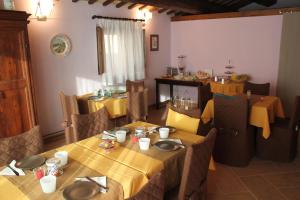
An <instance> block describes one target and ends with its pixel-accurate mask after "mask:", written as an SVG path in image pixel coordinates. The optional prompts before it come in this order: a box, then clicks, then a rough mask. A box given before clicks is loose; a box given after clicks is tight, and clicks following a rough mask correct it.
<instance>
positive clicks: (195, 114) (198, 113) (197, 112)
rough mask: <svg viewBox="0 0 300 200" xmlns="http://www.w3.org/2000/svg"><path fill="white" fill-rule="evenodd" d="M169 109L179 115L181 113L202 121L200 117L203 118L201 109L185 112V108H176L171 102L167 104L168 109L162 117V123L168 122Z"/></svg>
mask: <svg viewBox="0 0 300 200" xmlns="http://www.w3.org/2000/svg"><path fill="white" fill-rule="evenodd" d="M169 109H172V110H173V111H175V112H178V113H181V114H184V115H187V116H190V117H193V118H198V119H200V117H201V111H200V109H199V108H194V109H191V110H185V109H183V108H176V107H175V106H173V105H172V103H171V102H167V104H166V109H165V111H164V113H163V115H162V117H161V120H162V121H166V120H167V117H168V111H169Z"/></svg>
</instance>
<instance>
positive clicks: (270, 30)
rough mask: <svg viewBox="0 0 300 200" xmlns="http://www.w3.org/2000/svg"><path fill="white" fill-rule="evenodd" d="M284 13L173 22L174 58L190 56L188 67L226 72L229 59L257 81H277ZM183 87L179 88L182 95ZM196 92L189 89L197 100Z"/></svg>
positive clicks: (272, 83) (238, 71) (220, 72)
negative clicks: (280, 14)
mask: <svg viewBox="0 0 300 200" xmlns="http://www.w3.org/2000/svg"><path fill="white" fill-rule="evenodd" d="M281 28H282V16H279V15H276V16H264V17H242V18H227V19H210V20H195V21H181V22H172V23H171V61H172V65H175V66H176V64H177V59H176V58H177V56H178V55H186V56H187V59H186V60H187V70H188V71H194V72H196V71H198V70H203V69H206V68H212V69H213V71H214V73H215V74H217V75H218V74H223V73H224V71H225V68H224V67H225V65H227V64H228V59H231V61H232V64H233V65H234V66H235V68H234V69H233V70H234V71H235V72H237V73H243V74H244V73H245V74H248V75H250V76H251V77H252V80H253V81H254V82H257V83H263V82H271V91H272V94H274V92H275V88H276V84H277V73H278V65H279V51H280V38H281ZM182 90H183V89H181V90H179V93H181V94H182V92H183V91H182ZM195 93H196V91H193V90H192V91H189V94H190V95H192V96H193V98H194V99H195V98H196V97H195V95H193V94H195Z"/></svg>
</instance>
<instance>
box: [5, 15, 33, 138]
mask: <svg viewBox="0 0 300 200" xmlns="http://www.w3.org/2000/svg"><path fill="white" fill-rule="evenodd" d="M29 16H30V14H27V13H26V12H22V11H7V10H0V138H1V137H9V136H13V135H18V134H20V133H22V132H24V131H27V130H29V129H30V128H32V127H33V126H34V124H36V117H35V116H36V114H35V113H36V112H35V106H34V105H35V103H34V98H33V86H32V76H31V62H30V49H29V40H28V30H27V24H28V23H29V21H28V17H29Z"/></svg>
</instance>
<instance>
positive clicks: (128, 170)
mask: <svg viewBox="0 0 300 200" xmlns="http://www.w3.org/2000/svg"><path fill="white" fill-rule="evenodd" d="M138 126H144V127H150V126H151V127H153V126H155V125H153V124H148V123H144V122H136V123H132V124H129V125H128V127H129V128H130V129H134V128H135V127H138ZM158 137H159V136H158V134H154V135H152V136H151V143H153V142H155V141H156V140H157V139H158ZM171 138H180V139H181V140H182V141H183V143H184V144H186V145H189V144H192V143H195V142H199V141H200V142H201V141H203V139H204V137H202V136H198V135H192V134H190V133H186V132H183V131H176V132H175V133H172V134H171ZM128 139H129V138H128ZM99 143H100V138H99V136H95V137H91V138H88V139H86V140H83V141H80V142H77V143H74V144H70V145H65V146H62V147H60V148H57V149H56V150H52V151H49V152H46V153H44V154H43V155H44V156H46V157H48V158H49V157H51V156H53V154H54V152H56V151H61V150H64V151H68V152H69V159H70V160H71V159H72V160H74V161H76V164H77V165H76V166H74V165H72V163H71V161H70V162H69V165H71V166H69V171H67V170H68V167H67V168H66V169H65V173H64V175H63V176H62V177H61V178H60V177H58V182H57V190H56V192H55V193H52V194H44V193H42V191H41V187H40V185H39V182H38V180H36V179H35V178H34V177H33V174H27V175H26V176H23V177H15V179H14V180H17V181H11V180H10V179H8V178H7V177H4V176H0V199H1V200H6V199H7V200H10V199H18V200H19V199H24V200H28V199H53V200H54V199H55V200H57V199H63V197H62V190H63V188H64V187H65V186H66V185H68V184H70V183H71V182H73V181H74V177H73V176H74V173H75V174H76V175H77V173H78V172H80V171H82V170H83V171H84V172H85V171H89V170H84V169H85V168H89V169H90V170H93V171H94V172H95V174H96V175H105V176H107V177H108V178H109V179H111V180H108V181H110V183H111V182H112V181H115V182H116V184H117V185H121V188H122V189H123V191H124V198H129V197H131V196H133V195H134V194H136V193H137V192H138V191H139V190H140V189H141V188H142V187H143V186H144V185H145V184H146V183H147V182H148V180H149V179H150V178H151V177H152V176H153V175H154V174H156V173H157V172H159V171H160V170H161V169H163V168H165V169H166V171H167V172H166V173H169V174H168V176H167V177H166V180H167V183H166V184H167V185H168V186H174V184H178V183H179V181H180V178H181V174H180V171H181V170H182V166H183V161H184V155H185V149H180V150H177V151H174V152H161V151H159V150H157V149H156V148H154V147H151V148H150V149H149V150H148V151H144V152H143V151H141V150H139V147H138V143H135V144H133V143H131V142H129V141H126V143H125V144H122V145H119V146H118V147H117V148H116V149H115V150H114V151H112V152H109V153H108V152H105V151H104V150H102V149H101V148H99V147H98V145H99ZM74 167H76V169H77V170H75V168H74ZM71 169H72V170H71ZM210 169H214V162H213V160H211V163H210ZM70 170H71V171H70ZM70 172H71V173H70ZM72 172H74V173H72ZM81 173H83V172H81ZM98 173H99V174H98ZM68 174H69V175H68ZM70 174H72V176H71V175H70ZM80 175H81V176H84V173H83V174H80ZM69 176H70V177H69ZM62 178H63V179H64V181H62ZM116 184H114V185H116ZM110 188H111V189H110V191H113V189H114V188H112V187H111V185H110ZM119 188H120V187H119ZM117 191H118V190H117ZM106 197H107V196H106ZM98 198H99V199H102V198H104V199H107V198H105V194H101V195H99V196H98V197H97V198H96V199H98Z"/></svg>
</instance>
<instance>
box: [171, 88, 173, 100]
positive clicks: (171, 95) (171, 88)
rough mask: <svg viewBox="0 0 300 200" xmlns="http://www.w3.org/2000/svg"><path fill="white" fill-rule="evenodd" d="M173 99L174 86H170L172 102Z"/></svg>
mask: <svg viewBox="0 0 300 200" xmlns="http://www.w3.org/2000/svg"><path fill="white" fill-rule="evenodd" d="M172 99H173V84H170V100H172Z"/></svg>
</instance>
